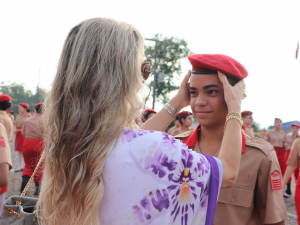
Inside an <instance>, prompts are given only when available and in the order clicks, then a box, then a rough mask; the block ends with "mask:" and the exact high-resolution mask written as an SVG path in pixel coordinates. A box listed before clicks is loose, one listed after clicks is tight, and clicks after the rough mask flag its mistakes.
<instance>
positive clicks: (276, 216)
mask: <svg viewBox="0 0 300 225" xmlns="http://www.w3.org/2000/svg"><path fill="white" fill-rule="evenodd" d="M188 58H189V60H190V62H191V64H192V67H193V70H192V75H191V79H190V84H189V89H190V104H191V108H192V112H193V115H194V116H195V118H196V119H197V120H198V122H199V124H201V125H199V126H198V127H197V128H196V129H195V130H194V131H192V132H191V131H189V132H186V133H183V134H180V135H178V136H176V137H175V138H178V139H180V140H182V141H184V143H185V144H186V145H187V146H188V147H189V148H191V149H193V150H194V151H196V152H200V153H204V154H209V155H213V156H218V154H219V149H220V145H221V143H222V141H223V135H224V134H223V129H224V124H225V120H226V118H225V117H226V114H227V113H228V112H229V111H230V110H229V109H228V108H227V105H226V102H225V100H224V99H226V93H225V94H224V87H223V85H222V83H221V82H220V80H219V79H218V76H217V75H216V73H217V72H216V71H221V72H223V73H225V74H226V75H227V77H228V80H229V82H230V83H231V85H234V84H235V83H236V82H238V81H239V80H241V79H244V78H246V77H247V75H248V72H247V71H246V69H245V68H244V67H243V65H241V64H240V63H239V62H237V61H236V60H234V59H232V58H230V57H228V56H225V55H218V54H217V55H208V54H197V55H191V56H189V57H188ZM225 90H226V89H225ZM241 135H242V138H243V145H242V146H241V152H242V156H241V163H240V169H239V175H238V178H237V180H236V182H235V184H234V186H233V187H231V188H227V189H222V190H221V191H220V195H219V199H218V204H217V208H216V214H215V219H214V225H227V224H230V225H231V224H232V225H248V224H256V225H263V224H280V225H282V224H284V221H285V220H287V219H288V216H287V212H286V207H285V203H284V200H283V196H282V183H281V182H282V181H281V173H280V167H279V164H278V161H277V157H276V153H275V151H274V149H273V147H272V146H271V145H270V144H269V143H267V142H266V141H264V140H262V139H260V138H255V137H254V138H251V137H249V136H246V135H244V134H243V133H242V134H241Z"/></svg>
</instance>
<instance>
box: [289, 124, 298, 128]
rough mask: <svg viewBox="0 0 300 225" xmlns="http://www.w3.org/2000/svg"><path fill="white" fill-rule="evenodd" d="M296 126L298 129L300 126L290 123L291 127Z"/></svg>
mask: <svg viewBox="0 0 300 225" xmlns="http://www.w3.org/2000/svg"><path fill="white" fill-rule="evenodd" d="M293 126H296V127H299V128H300V125H299V124H298V123H291V127H293Z"/></svg>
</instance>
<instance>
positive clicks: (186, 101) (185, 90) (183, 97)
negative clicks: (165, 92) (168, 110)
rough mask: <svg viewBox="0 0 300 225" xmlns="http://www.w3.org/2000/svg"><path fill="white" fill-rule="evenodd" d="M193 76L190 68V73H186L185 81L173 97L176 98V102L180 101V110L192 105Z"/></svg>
mask: <svg viewBox="0 0 300 225" xmlns="http://www.w3.org/2000/svg"><path fill="white" fill-rule="evenodd" d="M190 77H191V71H190V70H189V71H188V73H187V74H186V75H185V77H184V79H183V81H182V82H181V85H180V87H179V90H178V92H177V94H176V95H175V97H174V98H173V99H176V102H178V103H179V106H178V107H176V108H177V110H178V112H179V111H180V110H181V109H182V108H184V107H187V106H189V105H190V91H189V86H190V83H189V79H190Z"/></svg>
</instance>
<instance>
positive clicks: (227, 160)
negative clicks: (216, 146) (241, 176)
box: [218, 119, 242, 188]
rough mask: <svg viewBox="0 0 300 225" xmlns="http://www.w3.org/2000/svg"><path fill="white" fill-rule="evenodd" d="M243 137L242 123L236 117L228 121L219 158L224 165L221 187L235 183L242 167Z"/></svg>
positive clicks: (228, 186)
mask: <svg viewBox="0 0 300 225" xmlns="http://www.w3.org/2000/svg"><path fill="white" fill-rule="evenodd" d="M241 149H242V137H241V127H240V123H239V121H238V120H236V119H231V120H229V121H228V123H227V126H226V129H225V132H224V137H223V140H222V145H221V148H220V153H219V156H218V158H219V159H220V161H221V162H222V165H223V181H222V186H221V188H230V187H232V186H233V185H234V183H235V181H236V179H237V176H238V173H239V168H240V160H241Z"/></svg>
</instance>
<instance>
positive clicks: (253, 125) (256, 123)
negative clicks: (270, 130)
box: [251, 121, 260, 133]
mask: <svg viewBox="0 0 300 225" xmlns="http://www.w3.org/2000/svg"><path fill="white" fill-rule="evenodd" d="M251 127H252V128H253V131H254V133H259V131H260V124H259V123H258V122H255V121H253V124H252V125H251Z"/></svg>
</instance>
